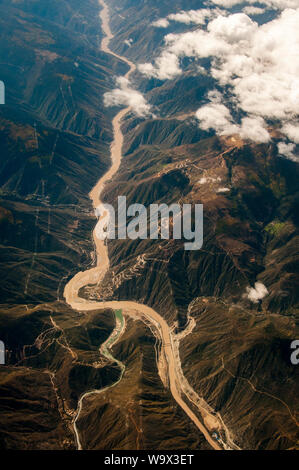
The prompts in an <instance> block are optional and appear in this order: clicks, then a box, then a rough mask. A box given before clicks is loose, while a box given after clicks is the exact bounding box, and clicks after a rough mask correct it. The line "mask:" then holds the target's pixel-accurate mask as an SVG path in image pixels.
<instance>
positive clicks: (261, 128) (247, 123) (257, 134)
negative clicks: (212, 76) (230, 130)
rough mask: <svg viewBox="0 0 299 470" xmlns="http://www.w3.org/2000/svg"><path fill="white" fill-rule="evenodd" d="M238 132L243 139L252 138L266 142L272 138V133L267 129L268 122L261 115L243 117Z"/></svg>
mask: <svg viewBox="0 0 299 470" xmlns="http://www.w3.org/2000/svg"><path fill="white" fill-rule="evenodd" d="M238 133H239V134H240V136H241V137H242V138H243V139H250V140H253V141H254V142H258V143H266V142H269V141H270V140H271V137H270V134H269V132H268V131H267V129H266V123H265V121H264V119H263V118H261V117H260V116H255V117H246V118H244V119H242V124H241V127H240V130H239V132H238Z"/></svg>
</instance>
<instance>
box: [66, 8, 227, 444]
mask: <svg viewBox="0 0 299 470" xmlns="http://www.w3.org/2000/svg"><path fill="white" fill-rule="evenodd" d="M99 3H100V5H101V7H102V9H101V13H100V18H101V21H102V29H103V31H104V34H105V37H104V38H103V40H102V44H101V49H102V51H104V52H106V53H107V54H110V55H113V56H114V57H116V58H118V59H119V60H121V61H123V62H125V63H126V64H127V65H128V66H129V71H128V72H127V74H126V75H125V77H126V78H129V77H130V75H131V74H132V73H133V72H134V70H135V69H136V67H135V65H134V64H133V63H132V62H131V61H129V60H128V59H127V58H125V57H122V56H119V55H117V54H115V53H114V52H113V51H111V50H110V49H109V43H110V41H111V39H112V38H113V34H112V32H111V29H110V23H109V9H108V6H107V5H106V3H105V1H104V0H99ZM130 111H131V108H130V107H128V108H126V109H123V110H121V111H120V112H119V113H118V114H117V115H116V116H115V118H114V119H113V122H112V126H113V136H114V139H113V143H112V144H111V161H112V165H111V167H110V169H109V170H108V172H107V173H105V175H104V176H102V177H101V178H100V180H99V181H98V183H97V184H96V186H95V187H94V188H93V189H92V191H91V192H90V194H89V196H90V198H91V200H92V203H93V207H94V209H95V210H96V209H97V208H98V207H99V206H100V205H101V204H102V202H101V194H102V191H103V188H104V185H105V183H106V182H107V181H108V180H110V179H111V178H112V177H113V176H114V175H115V173H116V172H117V171H118V169H119V166H120V163H121V159H122V146H123V140H124V136H123V134H122V130H121V123H122V119H123V118H124V116H125V115H126V114H127V113H128V112H130ZM93 240H94V245H95V250H96V259H97V262H96V266H95V267H94V268H92V269H88V270H87V271H82V272H78V273H77V274H76V275H75V276H74V277H73V278H72V279H71V280H70V281H69V282H68V284H67V285H66V286H65V289H64V298H65V300H66V302H67V303H68V304H69V305H70V306H71V307H72V308H73V309H74V310H78V311H91V310H97V309H103V308H110V309H113V310H116V311H119V310H121V311H122V313H123V314H124V315H129V316H132V317H133V318H135V319H136V318H139V319H140V320H142V321H145V320H146V321H147V322H150V323H151V325H152V326H153V327H154V329H155V331H157V334H158V335H159V337H160V340H161V357H162V358H164V368H165V371H164V374H165V375H166V377H167V383H168V384H169V389H170V392H171V394H172V396H173V398H174V399H175V401H176V402H177V403H178V405H179V406H180V407H181V408H182V409H183V410H184V412H185V413H186V414H187V416H188V417H189V418H190V419H191V420H192V421H193V423H194V424H195V426H196V427H197V428H198V429H199V431H200V432H201V433H202V434H203V435H204V437H205V439H206V440H207V441H208V443H209V444H210V445H211V447H212V448H213V449H215V450H221V449H222V448H223V447H224V448H231V447H229V446H228V445H226V444H224V443H223V442H222V441H221V442H222V446H220V444H219V443H218V442H217V440H215V439H213V438H212V436H211V434H212V429H218V430H220V429H222V430H223V429H224V428H223V423H222V422H221V421H222V420H221V419H220V418H219V417H217V415H215V413H213V412H212V410H211V408H210V407H209V405H208V404H207V403H206V402H205V401H204V400H203V399H202V398H199V397H198V398H199V399H198V400H197V401H196V402H195V401H194V395H196V393H195V392H194V391H193V390H192V389H191V387H190V386H189V384H188V382H187V381H186V379H185V377H184V376H183V375H182V374H183V373H182V369H181V364H180V360H179V353H178V346H179V344H178V343H179V342H178V341H177V340H176V338H175V336H174V333H172V331H171V329H170V328H169V326H168V324H167V322H166V321H165V320H164V319H163V318H162V317H161V315H159V313H157V312H156V311H155V310H153V309H152V308H150V307H149V306H147V305H143V304H139V303H137V302H131V301H109V302H106V301H103V302H98V301H89V300H86V299H83V298H82V297H79V290H80V289H81V288H82V287H84V286H87V285H88V284H98V285H99V284H100V283H101V281H102V279H103V278H104V276H105V274H106V272H107V271H108V269H109V266H110V263H109V256H108V248H107V246H106V245H105V242H104V241H103V240H99V239H98V238H97V236H96V227H95V229H94V231H93ZM112 334H113V333H112ZM118 337H119V335H116V337H115V338H114V341H111V342H109V344H108V345H107V349H106V354H105V355H106V357H107V354H108V348H111V346H112V344H114V343H115V341H117V339H118ZM104 352H105V351H104ZM110 358H111V356H110ZM113 360H114V361H116V360H115V359H113ZM116 362H118V361H116ZM162 362H163V361H162ZM119 365H120V367H121V375H120V379H119V380H121V377H122V375H123V372H124V368H123V365H121V364H119ZM159 367H161V365H160V366H159ZM118 382H119V381H118ZM118 382H117V383H118ZM186 384H187V385H186ZM115 385H116V384H113V386H115ZM103 391H104V390H103V389H102V390H91V391H89V392H86V393H85V394H84V395H82V396H81V398H80V400H79V402H78V408H77V412H76V416H75V418H74V421H73V427H74V432H75V435H76V441H77V448H78V450H80V449H82V446H81V443H80V436H79V431H78V429H77V426H76V423H77V420H78V419H79V417H80V413H81V410H82V407H83V402H84V398H85V397H87V396H89V395H91V394H94V393H101V392H103ZM183 396H185V397H186V398H187V399H188V401H190V402H193V403H194V404H195V405H196V407H197V409H198V411H199V412H200V413H201V416H202V419H203V422H202V421H200V420H199V418H198V417H197V416H196V414H195V413H194V412H193V411H192V409H191V408H190V406H188V404H187V403H186V401H185V400H184V399H183V398H182V397H183ZM196 396H197V395H196ZM203 423H204V424H203ZM226 435H227V433H226ZM227 440H228V439H227Z"/></svg>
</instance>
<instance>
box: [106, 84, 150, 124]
mask: <svg viewBox="0 0 299 470" xmlns="http://www.w3.org/2000/svg"><path fill="white" fill-rule="evenodd" d="M116 83H117V85H118V86H119V88H115V89H114V90H112V91H109V92H108V93H105V95H104V105H105V106H107V107H108V106H121V105H124V106H130V107H131V108H132V111H133V112H134V113H135V114H137V116H142V117H145V116H148V115H150V114H151V106H150V105H149V104H148V103H147V101H146V99H145V98H144V96H143V95H142V94H141V93H140V92H139V91H137V90H134V89H133V88H130V86H129V80H128V79H127V78H125V77H118V78H117V80H116Z"/></svg>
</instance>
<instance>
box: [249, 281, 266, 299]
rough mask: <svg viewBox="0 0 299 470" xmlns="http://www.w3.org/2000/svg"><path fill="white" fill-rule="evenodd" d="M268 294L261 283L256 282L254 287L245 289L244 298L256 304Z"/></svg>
mask: <svg viewBox="0 0 299 470" xmlns="http://www.w3.org/2000/svg"><path fill="white" fill-rule="evenodd" d="M268 294H269V291H268V289H267V287H266V286H264V284H262V283H261V282H256V283H255V284H254V287H247V288H246V294H245V296H246V297H247V298H248V299H249V300H250V301H251V302H253V303H254V304H257V303H258V301H259V300H262V299H263V298H264V297H265V296H266V295H268Z"/></svg>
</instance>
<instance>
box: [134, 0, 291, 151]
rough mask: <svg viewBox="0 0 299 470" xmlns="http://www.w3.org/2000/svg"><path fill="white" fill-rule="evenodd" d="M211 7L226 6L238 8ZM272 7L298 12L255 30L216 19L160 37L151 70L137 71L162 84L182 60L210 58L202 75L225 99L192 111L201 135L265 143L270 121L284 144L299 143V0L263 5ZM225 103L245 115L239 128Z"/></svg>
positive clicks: (246, 23)
mask: <svg viewBox="0 0 299 470" xmlns="http://www.w3.org/2000/svg"><path fill="white" fill-rule="evenodd" d="M214 3H217V5H221V6H228V5H232V4H237V3H240V2H235V1H234V0H232V1H231V0H229V1H228V2H227V1H224V0H221V1H218V0H217V2H215V1H214ZM243 3H244V2H243ZM247 3H255V2H247ZM261 3H262V2H261ZM278 3H279V5H280V7H281V8H282V6H283V5H284V6H285V7H289V6H298V8H297V10H292V9H288V8H287V9H285V10H284V11H282V12H281V13H280V15H279V16H278V17H277V18H276V19H274V20H272V21H269V22H268V23H265V24H263V25H260V26H259V25H258V23H256V22H255V21H253V20H252V19H251V18H250V17H249V16H248V15H246V14H245V13H236V14H230V15H227V16H224V15H223V14H221V15H219V14H218V17H217V18H214V19H212V20H211V21H210V22H209V23H208V25H207V30H203V29H197V30H195V31H189V32H187V33H182V34H168V35H166V36H165V48H164V50H163V51H162V53H161V55H160V56H159V57H158V58H157V59H156V60H155V61H154V63H153V64H142V65H140V66H139V71H140V72H142V73H144V74H145V75H147V76H154V77H157V78H160V79H162V80H165V79H173V78H175V77H177V76H179V75H180V74H181V73H182V69H181V64H180V61H181V59H182V58H184V57H190V58H195V59H200V58H208V57H210V58H211V68H210V70H208V73H210V75H211V76H212V77H213V78H214V79H215V80H216V81H218V84H219V85H220V86H221V87H225V89H226V95H225V98H224V95H223V96H222V95H220V98H219V97H218V98H217V99H215V97H209V99H210V101H211V102H210V103H209V104H207V105H205V106H203V107H202V108H200V109H199V110H198V111H197V113H196V117H197V118H198V120H199V122H200V127H201V128H202V129H210V128H212V129H214V130H215V131H216V132H217V133H219V134H221V135H225V134H228V133H237V132H238V133H240V135H241V136H242V137H243V138H248V139H251V140H254V141H257V142H268V141H269V140H270V135H269V133H268V131H267V122H269V121H273V120H276V121H280V122H281V131H282V132H283V133H284V134H285V135H286V136H287V137H288V139H289V140H290V141H291V142H295V143H299V125H298V122H297V121H296V117H297V116H298V110H299V106H298V105H299V79H298V77H299V54H298V50H299V27H298V24H299V0H296V2H295V1H294V0H282V1H281V2H277V1H276V0H267V1H266V2H263V4H265V5H266V6H277V7H278ZM226 103H229V104H230V109H234V110H235V111H237V112H238V114H245V115H246V116H245V118H244V119H243V120H242V121H241V123H240V122H234V120H233V118H232V115H231V111H230V109H229V108H228V107H227V106H226Z"/></svg>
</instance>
